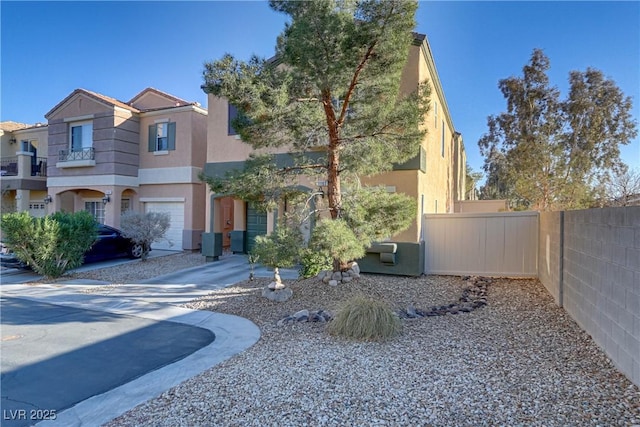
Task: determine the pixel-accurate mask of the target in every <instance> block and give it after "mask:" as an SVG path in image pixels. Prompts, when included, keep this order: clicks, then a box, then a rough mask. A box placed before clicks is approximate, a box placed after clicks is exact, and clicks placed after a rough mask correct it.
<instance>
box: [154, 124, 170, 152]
mask: <svg viewBox="0 0 640 427" xmlns="http://www.w3.org/2000/svg"><path fill="white" fill-rule="evenodd" d="M167 127H168V126H167V123H158V124H157V125H156V150H155V151H167V150H168V149H169V144H168V142H169V141H168V139H167Z"/></svg>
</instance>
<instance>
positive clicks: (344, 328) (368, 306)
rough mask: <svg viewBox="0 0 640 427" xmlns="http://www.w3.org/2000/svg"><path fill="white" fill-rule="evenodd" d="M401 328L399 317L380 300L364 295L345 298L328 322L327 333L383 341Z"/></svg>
mask: <svg viewBox="0 0 640 427" xmlns="http://www.w3.org/2000/svg"><path fill="white" fill-rule="evenodd" d="M401 330H402V323H400V319H399V318H398V317H397V316H396V315H395V314H394V313H393V311H391V309H390V308H389V306H388V305H387V304H385V303H384V302H382V301H377V300H374V299H371V298H368V297H365V296H355V297H352V298H351V299H349V300H347V301H346V302H345V304H344V306H343V307H342V308H340V310H339V311H338V313H337V315H336V317H335V318H334V319H333V321H332V322H331V323H330V324H329V333H331V334H332V335H339V336H343V337H345V338H350V339H355V340H363V341H384V340H386V339H388V338H391V337H393V336H395V335H397V334H398V333H400V331H401Z"/></svg>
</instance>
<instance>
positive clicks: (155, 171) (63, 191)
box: [45, 88, 207, 250]
mask: <svg viewBox="0 0 640 427" xmlns="http://www.w3.org/2000/svg"><path fill="white" fill-rule="evenodd" d="M45 117H46V118H47V120H48V123H49V126H48V156H47V164H48V170H47V175H48V177H47V187H48V197H49V199H50V203H49V208H50V209H49V210H50V211H51V212H55V211H59V210H65V211H67V212H75V211H80V210H86V211H89V212H90V213H92V214H93V215H94V216H95V218H96V219H97V220H98V221H99V222H101V223H105V224H108V225H112V226H115V227H118V226H119V224H120V215H121V214H122V212H125V211H127V210H135V211H139V212H150V211H155V212H169V213H170V214H171V228H170V229H169V231H168V233H167V237H168V238H169V239H170V241H171V242H172V245H169V244H168V243H158V244H154V248H165V249H166V248H171V249H177V250H182V249H186V250H193V249H199V247H200V243H201V240H200V239H201V234H202V232H203V231H204V210H205V207H204V198H205V185H204V184H202V182H201V181H200V180H199V179H198V174H199V173H200V172H201V171H202V168H203V166H204V159H205V155H206V133H207V111H206V109H204V108H202V107H201V106H200V105H199V104H198V103H194V102H188V101H185V100H183V99H180V98H177V97H175V96H173V95H169V94H167V93H164V92H161V91H159V90H157V89H153V88H147V89H145V90H143V91H142V92H140V93H139V94H137V95H136V96H134V97H133V98H132V99H131V100H130V101H129V102H122V101H118V100H116V99H113V98H110V97H108V96H104V95H101V94H98V93H95V92H91V91H88V90H84V89H76V90H75V91H73V92H72V93H71V94H70V95H69V96H67V97H66V98H65V99H63V100H62V101H61V102H60V103H58V105H56V106H55V107H53V108H52V109H51V111H49V112H48V113H47V114H46V115H45Z"/></svg>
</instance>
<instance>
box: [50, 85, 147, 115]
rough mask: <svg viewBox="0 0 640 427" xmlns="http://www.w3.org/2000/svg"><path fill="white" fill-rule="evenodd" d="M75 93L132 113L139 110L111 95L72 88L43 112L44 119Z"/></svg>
mask: <svg viewBox="0 0 640 427" xmlns="http://www.w3.org/2000/svg"><path fill="white" fill-rule="evenodd" d="M77 94H83V95H86V96H88V97H90V98H93V99H95V100H97V101H99V102H103V103H106V104H108V105H110V106H113V107H120V108H124V109H126V110H129V111H132V112H134V113H137V112H139V110H138V109H136V108H134V107H132V106H131V105H129V104H127V103H125V102H122V101H118V100H117V99H115V98H111V97H109V96H106V95H102V94H100V93H97V92H92V91H90V90H86V89H76V90H74V91H73V92H71V93H70V94H69V95H68V96H67V97H65V98H64V99H63V100H62V101H60V102H58V103H57V104H56V106H55V107H53V108H52V109H51V110H49V112H48V113H47V114H45V115H44V117H45V118H46V119H48V118H49V116H50V115H51V114H53V112H54V111H56V110H57V109H58V108H60V107H61V106H62V105H63V104H64V103H66V102H67V101H68V100H70V99H71V98H72V97H74V96H75V95H77Z"/></svg>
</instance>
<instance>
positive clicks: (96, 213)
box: [84, 200, 104, 224]
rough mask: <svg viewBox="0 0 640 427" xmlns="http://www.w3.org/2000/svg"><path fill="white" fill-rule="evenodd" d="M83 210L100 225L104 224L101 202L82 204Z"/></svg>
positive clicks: (102, 204)
mask: <svg viewBox="0 0 640 427" xmlns="http://www.w3.org/2000/svg"><path fill="white" fill-rule="evenodd" d="M84 210H85V211H87V212H89V213H90V214H91V215H93V217H94V218H95V219H96V221H98V222H99V223H100V224H104V203H102V200H100V201H99V202H84Z"/></svg>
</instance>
